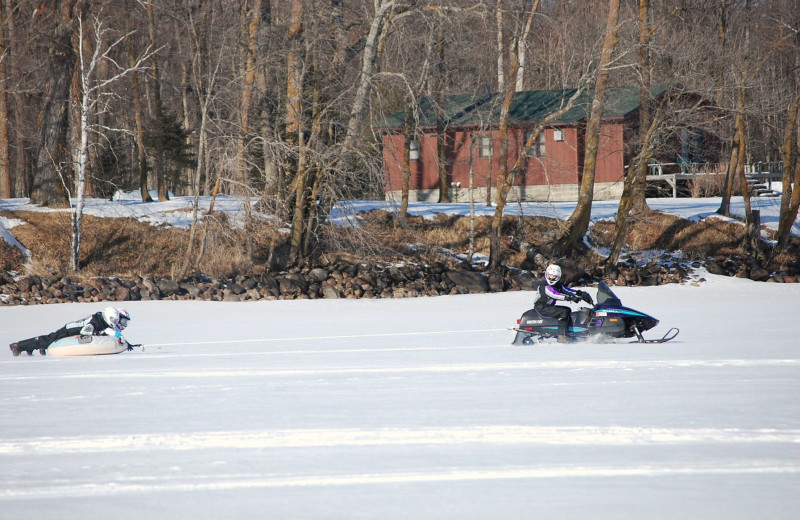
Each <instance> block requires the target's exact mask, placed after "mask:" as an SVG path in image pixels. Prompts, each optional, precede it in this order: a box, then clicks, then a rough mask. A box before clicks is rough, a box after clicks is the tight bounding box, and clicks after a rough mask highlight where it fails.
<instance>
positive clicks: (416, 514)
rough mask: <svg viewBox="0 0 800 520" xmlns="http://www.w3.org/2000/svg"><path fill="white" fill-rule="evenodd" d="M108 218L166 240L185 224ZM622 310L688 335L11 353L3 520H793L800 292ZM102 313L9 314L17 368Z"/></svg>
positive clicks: (277, 311) (0, 415)
mask: <svg viewBox="0 0 800 520" xmlns="http://www.w3.org/2000/svg"><path fill="white" fill-rule="evenodd" d="M739 200H740V199H739ZM659 201H664V202H663V203H661V202H659V203H658V204H653V201H649V202H651V206H656V207H660V205H661V204H663V205H664V208H660V209H665V208H666V210H668V211H672V212H675V213H676V214H680V215H681V216H690V217H692V218H702V217H703V216H705V215H708V214H711V213H713V212H714V210H715V209H716V207H717V206H718V204H719V201H718V199H716V201H715V200H714V199H677V200H672V199H659ZM102 202H103V203H102V204H101V203H100V202H96V203H92V204H90V205H89V210H88V211H87V212H88V213H91V212H92V211H95V212H97V214H101V215H102V214H104V215H108V214H110V213H114V214H120V215H125V216H133V217H136V218H142V219H149V220H150V221H151V222H153V223H154V224H159V225H160V224H163V223H173V224H174V223H175V222H179V221H180V218H178V217H175V216H169V213H170V212H169V211H168V210H166V208H167V207H168V206H163V205H177V206H180V205H181V204H183V206H182V208H184V209H185V207H186V200H183V201H181V199H179V200H175V201H170V202H169V203H155V204H149V205H142V204H141V203H136V202H135V201H128V202H125V201H124V200H121V201H117V202H113V203H111V202H107V201H102ZM226 203H230V205H229V206H226ZM218 204H220V201H218ZM715 204H716V206H715ZM25 205H26V201H25V200H23V199H10V200H0V209H15V208H19V207H23V206H25ZM159 205H162V206H159ZM352 205H353V206H358V207H364V208H366V207H367V203H352ZM733 206H734V212H736V209H735V208H737V207H740V206H737V203H736V202H735V201H734V203H733ZM217 207H218V208H219V207H227V208H229V210H233V211H235V210H236V204H235V201H233V200H232V199H223V202H222V203H221V204H220V205H218V206H217ZM479 207H480V206H479ZM517 207H519V206H517ZM537 207H539V208H544V209H542V211H551V212H552V211H554V210H553V208H556V210H557V211H563V212H570V211H571V209H568V205H566V204H564V203H560V204H550V205H538V206H537V205H525V206H523V208H524V211H525V212H526V214H532V213H529V212H533V211H535V208H537ZM464 208H465V206H464V205H460V206H459V205H454V206H453V208H451V212H455V211H461V212H463V211H464ZM513 208H514V205H512V206H510V207H509V209H510V210H513ZM548 208H549V209H548ZM614 208H615V206H613V205H612V204H608V205H607V204H604V203H599V204H598V203H596V204H595V205H594V212H595V213H594V214H593V215H594V217H593V218H602V215H603V212H611V213H610V214H611V215H613V210H614ZM25 209H29V208H25ZM441 209H442V208H441V205H430V204H429V205H425V204H422V203H416V204H413V205H412V211H415V212H418V214H426V215H429V214H430V212H431V211H441ZM126 212H127V213H126ZM172 213H184V214H185V211H183V212H172ZM765 213H769V212H768V211H764V212H762V219H764V216H765ZM567 215H568V213H567V214H566V215H564V216H567ZM334 216H336V217H337V218H341V216H342V213H341V212H338V213H337V215H334ZM10 220H11V219H5V221H2V222H0V224H3V226H2V227H6V228H7V229H11V230H12V231H13V223H9V221H10ZM764 220H765V222H767V223H768V219H764ZM184 222H185V220H184ZM796 228H797V226H796ZM6 233H7V234H8V235H9V236H11V233H10V232H6ZM589 290H590V292H594V289H589ZM614 291H615V292H616V293H617V294H618V295H619V296H620V297H621V299H622V301H623V302H624V303H625V304H626V305H628V306H630V307H633V308H636V309H639V310H642V311H644V312H647V313H648V314H652V315H654V316H656V317H657V318H659V319H660V320H661V324H660V325H659V326H658V327H656V328H655V329H654V330H652V331H649V333H648V334H647V335H648V336H650V337H656V336H660V335H661V334H663V333H664V332H665V331H666V330H667V329H668V328H669V327H673V326H676V327H680V329H681V334H680V335H679V336H678V338H677V339H675V340H674V341H672V342H671V343H668V344H662V345H639V344H605V345H601V344H574V345H568V346H562V345H554V344H549V345H541V346H532V347H514V346H511V344H510V343H511V341H512V339H513V337H514V333H513V332H511V331H509V330H507V327H510V326H513V325H514V324H515V323H516V319H517V318H518V317H519V316H520V315H521V314H522V312H523V311H524V310H526V309H527V308H528V307H529V305H530V301H531V295H530V294H529V293H527V292H508V293H498V294H486V295H462V296H441V297H435V298H414V299H399V300H297V301H263V302H246V303H225V302H199V301H180V302H177V301H175V302H173V301H169V302H157V301H148V302H126V303H125V304H124V306H125V307H126V308H127V309H128V310H129V311H130V312H131V314H132V316H133V320H132V322H131V326H130V327H129V328H128V330H127V331H126V332H127V334H126V336H127V337H128V339H129V340H130V341H131V342H134V343H139V342H142V343H145V348H144V349H136V350H134V351H133V352H124V353H122V354H119V355H112V356H96V357H80V358H55V357H47V356H45V357H41V356H39V355H38V354H36V355H35V356H33V357H28V356H26V355H24V354H23V355H22V356H20V357H18V358H15V357H13V356H12V355H11V353H10V352H9V351H5V352H6V354H4V355H3V354H0V518H3V519H5V518H12V519H15V520H23V519H36V520H47V519H58V520H65V519H66V520H69V519H81V520H90V519H114V520H125V519H141V518H151V519H184V518H190V519H193V520H196V519H218V518H226V519H252V518H264V519H375V518H381V519H447V520H450V519H511V518H515V519H516V518H519V519H533V518H535V519H559V520H564V519H566V520H569V519H581V520H583V519H587V518H591V519H637V520H638V519H699V518H702V519H710V518H725V519H726V520H732V519H742V520H750V519H754V518H769V519H771V520H775V519H778V520H780V519H796V518H798V514H799V513H798V512H800V400H798V395H800V342H798V340H797V326H798V325H797V317H798V315H800V284H774V283H757V282H752V281H749V280H741V279H733V278H724V277H718V276H713V275H705V281H699V283H693V284H684V285H667V286H659V287H638V288H627V287H622V288H620V287H615V288H614ZM102 306H103V305H98V304H59V305H46V306H44V305H31V306H16V307H0V348H6V347H5V345H7V344H8V343H10V342H11V341H14V340H19V339H22V338H26V337H30V336H33V335H35V334H41V333H46V332H50V331H51V330H54V329H56V328H58V327H60V326H61V325H63V324H64V323H67V322H69V321H72V320H74V319H76V318H80V317H83V316H86V315H88V314H90V313H92V312H95V311H96V310H99V308H102Z"/></svg>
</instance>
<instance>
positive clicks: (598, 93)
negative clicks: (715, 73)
mask: <svg viewBox="0 0 800 520" xmlns="http://www.w3.org/2000/svg"><path fill="white" fill-rule="evenodd" d="M618 41H619V0H609V6H608V21H607V23H606V36H605V40H604V41H603V50H602V54H601V56H600V63H599V64H598V73H597V80H596V82H595V86H594V99H593V100H592V107H591V111H590V113H589V120H588V122H587V124H586V137H585V141H586V151H585V153H584V158H583V170H582V175H583V177H582V179H581V183H580V189H579V193H578V204H577V206H576V207H575V211H574V212H573V213H572V215H570V217H569V218H568V219H567V222H566V224H565V230H564V231H563V232H562V235H561V236H560V237H559V239H558V240H557V241H556V243H555V246H554V247H553V256H554V257H560V256H564V255H566V254H567V253H568V252H569V251H570V250H571V249H572V248H573V247H574V246H575V244H576V243H577V242H578V241H579V240H581V239H582V238H583V236H584V235H585V234H586V231H587V230H588V229H589V217H590V216H591V212H592V200H593V198H594V176H595V169H596V167H597V150H598V145H599V143H600V123H601V120H602V117H603V111H604V110H605V97H606V85H607V83H608V76H609V67H610V66H611V64H612V60H613V56H614V49H615V48H616V46H617V42H618Z"/></svg>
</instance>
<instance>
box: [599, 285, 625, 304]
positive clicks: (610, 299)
mask: <svg viewBox="0 0 800 520" xmlns="http://www.w3.org/2000/svg"><path fill="white" fill-rule="evenodd" d="M597 305H598V306H600V305H604V306H606V307H622V301H621V300H620V299H619V298H617V295H616V294H614V292H613V291H612V290H611V288H610V287H609V286H608V285H606V283H605V282H600V283H599V284H597Z"/></svg>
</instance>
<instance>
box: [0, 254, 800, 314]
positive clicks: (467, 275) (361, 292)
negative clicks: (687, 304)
mask: <svg viewBox="0 0 800 520" xmlns="http://www.w3.org/2000/svg"><path fill="white" fill-rule="evenodd" d="M562 267H563V268H564V273H565V281H566V282H567V283H570V284H574V285H588V284H591V283H592V282H593V281H595V280H600V279H602V280H605V281H606V283H608V284H609V285H624V286H652V285H663V284H669V283H686V282H687V281H689V280H690V279H692V277H693V273H694V272H695V270H697V269H699V268H705V269H706V270H707V271H708V272H710V273H713V274H721V275H726V276H736V277H740V278H750V279H752V280H756V281H764V282H777V283H796V282H800V276H797V275H790V274H788V273H786V272H782V273H770V272H769V271H767V270H766V269H763V268H761V267H758V266H753V267H748V266H747V263H746V262H738V263H737V262H734V261H731V260H711V261H708V262H705V263H701V262H692V263H690V264H686V263H678V262H674V261H652V262H650V263H648V264H646V265H644V266H638V265H633V264H626V263H623V264H620V265H619V266H618V267H617V269H615V270H613V271H612V272H610V273H604V272H602V271H601V270H600V269H599V268H595V269H591V270H589V271H587V270H583V269H580V268H577V267H576V266H575V265H571V264H569V263H567V264H566V265H562ZM539 276H541V272H540V271H539V270H537V269H533V270H532V271H527V270H506V271H505V272H504V273H502V274H498V273H484V272H481V271H477V270H472V269H469V268H465V267H463V266H447V265H445V264H443V263H437V264H433V265H426V266H419V265H414V264H405V265H400V266H398V265H388V264H387V265H376V264H354V263H348V262H331V263H329V264H328V265H326V266H324V267H315V268H304V269H293V270H290V271H286V272H280V273H264V274H262V275H259V276H237V277H235V278H233V279H228V280H218V279H211V278H205V277H201V278H195V279H188V280H183V281H174V280H172V279H169V278H146V277H141V276H134V277H130V278H119V277H107V278H89V279H85V280H82V281H80V282H78V281H76V280H74V279H72V278H70V277H69V276H66V277H62V278H55V277H54V278H44V277H39V276H34V275H27V276H21V277H19V278H14V277H12V276H10V275H9V274H8V273H0V306H8V305H38V304H52V303H70V302H101V301H116V302H123V301H142V300H144V301H146V300H202V301H228V302H243V301H259V300H294V299H318V298H327V299H336V298H413V297H419V296H439V295H447V294H477V293H487V292H503V291H515V290H528V289H531V288H532V287H533V285H534V284H535V282H536V280H537V278H538V277H539Z"/></svg>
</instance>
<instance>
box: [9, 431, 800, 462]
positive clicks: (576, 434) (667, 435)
mask: <svg viewBox="0 0 800 520" xmlns="http://www.w3.org/2000/svg"><path fill="white" fill-rule="evenodd" d="M467 443H482V444H543V445H562V446H563V445H578V446H582V445H588V446H594V445H609V446H619V445H661V444H689V443H695V444H699V443H715V444H719V443H731V444H748V443H800V430H791V429H790V430H775V429H737V428H722V429H720V428H637V427H633V428H631V427H621V426H618V427H617V426H615V427H608V426H519V425H492V426H482V427H453V428H418V429H411V428H382V429H377V430H364V429H302V430H275V431H218V432H195V433H171V434H162V433H157V434H147V433H143V434H139V435H128V436H123V435H111V436H88V437H39V438H25V439H19V440H4V441H0V454H4V455H48V454H70V453H88V452H95V453H96V452H130V451H154V450H169V451H189V450H205V449H263V448H300V447H334V446H400V445H413V444H435V445H457V444H467Z"/></svg>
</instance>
